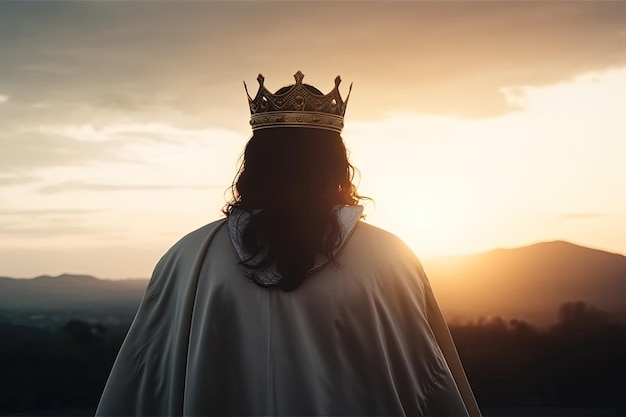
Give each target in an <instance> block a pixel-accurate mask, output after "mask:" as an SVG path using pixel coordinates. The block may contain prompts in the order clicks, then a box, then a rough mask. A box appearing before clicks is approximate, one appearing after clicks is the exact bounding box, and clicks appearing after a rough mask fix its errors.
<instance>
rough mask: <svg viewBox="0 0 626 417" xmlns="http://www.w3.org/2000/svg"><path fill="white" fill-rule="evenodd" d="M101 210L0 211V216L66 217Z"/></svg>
mask: <svg viewBox="0 0 626 417" xmlns="http://www.w3.org/2000/svg"><path fill="white" fill-rule="evenodd" d="M100 211H102V210H90V209H71V208H67V209H24V210H14V209H0V216H17V217H42V216H50V215H54V216H59V215H67V216H74V215H77V214H93V213H97V212H100Z"/></svg>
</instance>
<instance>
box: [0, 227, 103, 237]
mask: <svg viewBox="0 0 626 417" xmlns="http://www.w3.org/2000/svg"><path fill="white" fill-rule="evenodd" d="M0 228H1V229H2V234H3V235H5V236H15V237H58V236H69V235H88V234H100V233H102V231H101V230H95V229H93V228H86V227H82V226H76V225H66V224H61V225H58V226H54V225H51V226H37V227H28V226H26V227H19V226H11V225H8V226H7V225H4V224H0Z"/></svg>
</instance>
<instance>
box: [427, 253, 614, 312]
mask: <svg viewBox="0 0 626 417" xmlns="http://www.w3.org/2000/svg"><path fill="white" fill-rule="evenodd" d="M424 268H425V270H426V273H427V274H428V276H429V278H430V281H431V284H432V287H433V291H434V292H435V295H436V297H437V300H438V302H439V304H440V306H441V308H442V310H443V311H444V312H445V314H446V317H447V318H448V320H449V321H465V320H467V319H476V318H478V317H485V318H487V317H490V316H502V317H504V318H508V319H511V318H518V319H524V320H528V321H531V322H533V323H538V324H548V323H552V322H555V321H556V319H557V309H558V306H559V305H561V304H562V303H564V302H567V301H584V302H585V303H587V304H588V305H591V306H594V307H596V308H599V309H601V310H605V311H607V312H609V314H611V315H612V316H613V317H614V318H616V319H619V320H620V321H626V257H625V256H622V255H619V254H614V253H608V252H604V251H601V250H596V249H590V248H586V247H583V246H578V245H574V244H572V243H568V242H563V241H554V242H544V243H538V244H535V245H530V246H526V247H521V248H515V249H496V250H493V251H489V252H485V253H479V254H474V255H464V256H453V257H445V258H435V259H430V260H425V261H424Z"/></svg>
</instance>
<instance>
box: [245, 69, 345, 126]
mask: <svg viewBox="0 0 626 417" xmlns="http://www.w3.org/2000/svg"><path fill="white" fill-rule="evenodd" d="M293 77H294V78H295V80H296V83H295V84H293V85H291V86H289V87H285V88H284V89H281V90H279V91H281V93H280V94H278V93H277V94H272V93H271V92H270V91H269V90H268V89H267V88H265V86H264V85H263V83H264V82H265V77H263V75H262V74H259V76H258V77H257V81H258V82H259V91H258V92H257V93H256V96H255V97H254V98H252V97H250V94H249V93H248V86H247V85H246V82H245V81H244V83H243V85H244V88H245V89H246V95H247V96H248V104H249V105H250V114H251V117H250V125H251V126H252V130H253V131H255V130H258V129H267V128H273V127H309V128H316V129H326V130H332V131H334V132H337V133H341V129H343V116H344V115H345V114H346V106H347V104H348V98H350V91H352V84H350V91H348V96H347V97H346V99H345V101H344V100H343V99H342V98H341V95H340V94H339V84H341V77H339V76H337V78H335V88H333V89H332V91H331V92H330V93H328V94H326V95H324V94H321V93H318V90H317V89H316V88H314V87H312V86H310V85H308V84H303V83H302V79H303V78H304V74H302V72H300V71H298V72H296V73H295V74H294V76H293ZM282 90H285V91H284V92H282Z"/></svg>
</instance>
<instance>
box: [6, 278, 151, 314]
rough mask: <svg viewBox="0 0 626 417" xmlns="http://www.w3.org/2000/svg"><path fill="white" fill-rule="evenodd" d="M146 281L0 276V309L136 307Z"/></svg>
mask: <svg viewBox="0 0 626 417" xmlns="http://www.w3.org/2000/svg"><path fill="white" fill-rule="evenodd" d="M147 283H148V281H147V280H145V279H131V280H119V281H113V280H103V279H97V278H95V277H92V276H89V275H70V274H64V275H59V276H57V277H51V276H47V275H44V276H40V277H36V278H32V279H13V278H6V277H0V309H14V308H21V309H85V308H96V309H101V308H120V307H121V308H136V307H137V306H138V304H139V301H140V300H141V297H142V296H143V293H144V291H145V289H146V285H147Z"/></svg>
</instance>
